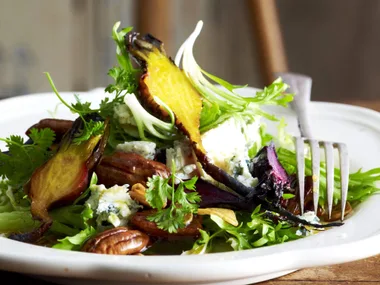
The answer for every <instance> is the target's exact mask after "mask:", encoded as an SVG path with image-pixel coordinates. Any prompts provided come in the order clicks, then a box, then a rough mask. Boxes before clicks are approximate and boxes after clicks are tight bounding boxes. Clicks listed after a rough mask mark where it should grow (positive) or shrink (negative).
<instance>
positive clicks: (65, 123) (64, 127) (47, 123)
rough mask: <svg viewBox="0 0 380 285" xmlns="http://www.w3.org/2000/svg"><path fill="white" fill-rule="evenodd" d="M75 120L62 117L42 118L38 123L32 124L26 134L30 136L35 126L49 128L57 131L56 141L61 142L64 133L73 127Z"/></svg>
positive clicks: (39, 128)
mask: <svg viewBox="0 0 380 285" xmlns="http://www.w3.org/2000/svg"><path fill="white" fill-rule="evenodd" d="M73 123H74V122H73V121H71V120H61V119H42V120H40V121H39V122H38V123H36V124H34V125H33V126H31V127H30V128H29V129H27V130H26V132H25V134H26V135H27V136H29V134H30V131H31V130H32V129H33V128H36V129H38V130H41V129H45V128H49V129H51V130H53V131H54V133H55V142H60V141H61V139H62V137H63V136H64V134H65V133H66V132H67V131H68V130H69V129H71V127H72V126H73Z"/></svg>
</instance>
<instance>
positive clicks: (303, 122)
mask: <svg viewBox="0 0 380 285" xmlns="http://www.w3.org/2000/svg"><path fill="white" fill-rule="evenodd" d="M275 76H276V77H281V78H282V79H283V81H284V82H285V83H287V84H288V85H289V89H288V92H290V93H293V94H294V99H293V101H292V102H290V106H291V108H292V109H293V110H294V111H295V112H296V114H297V121H298V128H299V130H300V133H301V137H306V138H313V136H312V132H311V127H310V120H309V116H308V113H309V102H310V94H311V84H312V79H311V77H309V76H306V75H303V74H297V73H291V72H276V73H275Z"/></svg>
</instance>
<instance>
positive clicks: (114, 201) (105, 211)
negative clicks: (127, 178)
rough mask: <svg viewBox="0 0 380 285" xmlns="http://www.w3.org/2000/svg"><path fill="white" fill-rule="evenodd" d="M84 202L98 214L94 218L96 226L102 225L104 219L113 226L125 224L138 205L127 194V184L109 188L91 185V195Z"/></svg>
mask: <svg viewBox="0 0 380 285" xmlns="http://www.w3.org/2000/svg"><path fill="white" fill-rule="evenodd" d="M86 204H87V205H88V206H89V207H90V208H91V209H92V210H93V211H94V213H95V214H96V215H97V216H98V217H97V219H96V221H97V224H98V226H102V224H103V222H105V221H106V222H108V223H111V224H112V225H113V226H114V227H118V226H125V225H126V224H127V223H128V221H129V219H130V218H131V217H132V215H133V214H134V213H136V211H137V209H138V208H139V207H140V206H139V205H138V204H137V203H136V202H135V201H134V200H132V199H131V197H130V196H129V193H128V185H124V186H118V185H115V186H113V187H111V188H106V187H105V186H104V185H92V186H91V196H90V198H89V199H88V200H87V201H86Z"/></svg>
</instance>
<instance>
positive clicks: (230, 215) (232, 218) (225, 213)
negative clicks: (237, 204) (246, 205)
mask: <svg viewBox="0 0 380 285" xmlns="http://www.w3.org/2000/svg"><path fill="white" fill-rule="evenodd" d="M197 214H198V215H215V216H218V217H219V218H221V219H222V220H223V221H225V222H227V223H229V224H231V225H233V226H235V227H237V226H238V225H239V222H238V221H237V219H236V215H235V212H234V211H232V210H231V209H223V208H204V209H198V211H197Z"/></svg>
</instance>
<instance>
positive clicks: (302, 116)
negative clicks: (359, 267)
mask: <svg viewBox="0 0 380 285" xmlns="http://www.w3.org/2000/svg"><path fill="white" fill-rule="evenodd" d="M275 76H276V77H281V78H282V79H283V81H284V82H285V83H287V84H288V85H289V89H288V91H289V92H290V93H293V94H294V95H295V96H294V100H293V101H292V102H291V103H290V105H291V108H292V109H293V110H294V111H295V112H296V114H297V121H298V128H299V130H300V134H301V136H300V137H296V138H295V144H296V154H297V169H298V171H297V176H298V186H299V194H300V201H299V202H300V209H301V214H303V213H304V203H305V143H307V144H309V146H310V150H311V161H312V177H313V202H314V211H315V212H316V210H317V209H318V200H319V183H320V148H321V147H323V148H324V150H325V159H326V188H327V208H328V216H329V219H330V218H331V212H332V207H333V192H334V148H336V149H338V152H339V162H340V186H341V187H340V188H341V189H340V190H341V208H342V210H341V220H342V221H343V220H344V213H345V208H346V202H347V191H348V179H349V159H348V149H347V146H346V144H344V143H341V142H329V141H321V140H317V139H315V138H314V137H313V136H312V132H311V127H310V120H309V117H308V107H309V102H310V94H311V84H312V79H311V78H310V77H309V76H306V75H302V74H296V73H290V72H277V73H275Z"/></svg>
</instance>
